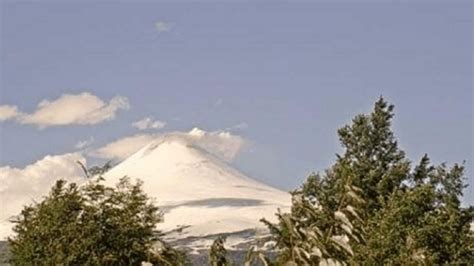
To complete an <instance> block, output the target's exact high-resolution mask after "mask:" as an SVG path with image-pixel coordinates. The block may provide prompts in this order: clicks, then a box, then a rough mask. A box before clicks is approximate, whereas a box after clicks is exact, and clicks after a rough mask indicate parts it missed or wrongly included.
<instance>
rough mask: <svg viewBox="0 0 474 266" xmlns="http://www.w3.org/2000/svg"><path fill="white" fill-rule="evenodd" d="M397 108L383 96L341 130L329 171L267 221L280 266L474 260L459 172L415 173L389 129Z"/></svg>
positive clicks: (426, 168)
mask: <svg viewBox="0 0 474 266" xmlns="http://www.w3.org/2000/svg"><path fill="white" fill-rule="evenodd" d="M393 110H394V106H393V105H389V104H388V103H387V102H386V101H385V100H384V99H383V98H380V99H379V100H378V101H377V102H376V103H375V106H374V110H373V112H372V113H371V114H369V115H358V116H356V117H355V118H354V119H353V121H352V124H351V125H347V126H345V127H343V128H341V129H340V130H339V131H338V134H339V139H340V141H341V144H342V146H343V148H344V152H343V154H342V155H337V159H336V162H335V164H334V165H333V166H332V167H330V168H329V169H328V170H326V172H325V173H324V174H323V175H321V174H314V175H311V176H310V177H309V178H308V179H307V180H306V182H305V183H304V184H303V185H302V186H301V188H299V189H297V190H296V191H294V192H293V193H292V195H293V204H292V209H291V212H290V213H284V214H281V213H278V214H277V217H278V223H277V224H272V223H270V222H268V221H265V220H264V223H266V224H267V226H268V227H269V228H270V231H271V232H272V234H273V236H274V238H275V239H276V240H277V248H278V251H279V256H278V261H279V263H287V264H288V263H289V264H295V265H299V264H311V265H314V264H318V263H321V262H326V263H328V262H338V263H341V264H348V263H351V264H356V265H359V264H370V265H372V264H380V263H382V264H395V265H406V264H446V263H465V264H469V263H472V261H474V256H473V250H474V240H473V235H472V233H471V232H470V229H469V227H470V223H471V222H472V219H473V216H474V212H473V208H472V207H469V208H463V207H462V206H461V204H460V197H461V196H462V190H463V189H464V188H465V187H466V185H465V184H464V177H463V170H464V169H463V167H462V166H460V165H455V166H454V167H453V168H451V169H448V168H447V166H446V165H444V164H442V165H440V166H438V167H435V166H431V165H429V159H428V156H425V157H423V158H422V160H421V162H420V164H419V165H418V166H416V167H415V168H414V169H413V170H412V169H411V167H410V164H411V162H410V160H408V159H407V158H406V157H405V153H404V152H403V151H402V150H400V149H399V148H398V143H397V140H396V138H395V136H394V133H393V131H392V129H391V124H392V119H393V117H394V113H393Z"/></svg>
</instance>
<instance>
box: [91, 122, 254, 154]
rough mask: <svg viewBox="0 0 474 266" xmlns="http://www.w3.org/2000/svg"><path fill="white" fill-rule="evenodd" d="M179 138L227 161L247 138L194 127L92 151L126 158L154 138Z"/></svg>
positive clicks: (121, 141)
mask: <svg viewBox="0 0 474 266" xmlns="http://www.w3.org/2000/svg"><path fill="white" fill-rule="evenodd" d="M166 138H168V139H171V138H178V139H181V140H185V141H187V142H188V143H189V144H191V145H195V146H196V147H199V148H201V149H203V150H205V151H207V152H209V153H211V154H213V155H215V156H217V157H219V158H221V159H222V160H225V161H232V160H233V159H234V158H235V157H236V156H237V154H238V153H239V152H240V150H241V149H242V148H243V147H244V145H245V144H246V141H245V139H243V138H242V137H240V136H237V135H233V134H231V133H230V132H227V131H213V132H207V131H204V130H202V129H199V128H194V129H192V130H191V131H189V132H171V133H166V134H138V135H134V136H129V137H125V138H122V139H118V140H116V141H114V142H112V143H109V144H107V145H105V146H104V147H102V148H99V149H97V150H95V151H93V152H92V153H91V155H92V156H95V157H99V158H104V159H120V160H123V159H126V158H127V157H129V156H130V155H132V154H134V153H135V152H137V151H138V150H139V149H141V148H143V147H144V146H146V145H147V144H149V143H150V142H152V141H153V140H159V139H166Z"/></svg>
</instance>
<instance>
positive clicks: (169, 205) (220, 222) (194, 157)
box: [105, 135, 290, 248]
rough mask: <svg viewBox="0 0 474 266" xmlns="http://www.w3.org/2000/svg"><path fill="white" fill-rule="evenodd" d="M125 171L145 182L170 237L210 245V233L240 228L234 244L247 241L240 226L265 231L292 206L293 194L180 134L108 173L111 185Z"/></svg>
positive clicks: (194, 244)
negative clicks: (248, 173)
mask: <svg viewBox="0 0 474 266" xmlns="http://www.w3.org/2000/svg"><path fill="white" fill-rule="evenodd" d="M123 176H129V177H131V178H138V179H140V180H142V181H143V182H144V185H143V187H144V190H145V192H146V193H147V194H148V195H149V196H151V197H153V198H154V199H155V200H156V202H157V204H158V205H159V206H160V207H161V209H162V210H163V212H164V222H163V223H160V224H159V226H158V229H159V230H161V231H163V232H168V234H167V236H166V238H167V240H168V241H173V240H177V241H178V240H183V239H194V241H191V242H186V243H187V244H186V245H187V246H188V247H194V248H198V247H201V248H206V247H208V246H209V245H210V243H211V242H212V239H207V240H206V236H212V235H216V234H231V235H232V233H236V235H235V236H234V237H229V238H228V243H230V245H231V247H230V248H232V246H236V245H237V244H239V243H241V242H242V241H245V239H246V238H248V236H246V237H239V236H237V234H238V233H239V232H246V231H248V230H253V231H254V232H257V234H259V235H265V234H266V233H267V230H266V228H265V226H264V225H263V224H262V223H261V222H259V220H260V219H261V218H263V217H265V218H267V219H269V220H274V219H275V213H276V212H277V209H281V210H282V211H287V210H288V209H289V206H290V195H289V194H288V193H287V192H283V191H281V190H278V189H275V188H272V187H270V186H268V185H265V184H262V183H260V182H258V181H256V180H253V179H251V178H249V177H247V176H245V175H243V174H242V173H240V172H239V171H237V170H235V169H234V168H232V167H231V166H229V165H228V164H227V163H225V162H224V161H223V160H221V159H219V158H218V157H216V156H214V155H213V154H211V153H209V152H207V151H206V150H205V149H203V148H202V147H200V146H198V145H194V144H193V143H192V142H190V141H188V140H187V139H185V138H181V137H179V136H172V135H170V136H168V137H165V138H160V139H157V140H155V141H153V142H151V143H150V144H148V145H146V146H145V147H143V148H142V149H140V150H139V151H138V152H136V153H135V154H133V155H132V156H130V157H129V158H128V159H126V160H124V161H123V162H122V163H120V164H119V165H117V166H116V167H114V168H113V169H111V170H110V171H109V172H107V173H106V174H105V179H106V181H105V182H106V183H107V184H108V185H114V184H116V183H117V182H118V181H119V179H120V178H121V177H123Z"/></svg>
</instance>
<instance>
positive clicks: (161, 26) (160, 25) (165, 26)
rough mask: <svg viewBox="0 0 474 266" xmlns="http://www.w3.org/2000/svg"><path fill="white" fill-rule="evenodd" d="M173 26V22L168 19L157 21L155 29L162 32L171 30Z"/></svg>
mask: <svg viewBox="0 0 474 266" xmlns="http://www.w3.org/2000/svg"><path fill="white" fill-rule="evenodd" d="M171 26H172V25H171V23H169V22H166V21H157V22H155V29H156V30H157V31H158V32H160V33H162V32H168V31H171Z"/></svg>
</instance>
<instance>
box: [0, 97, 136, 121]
mask: <svg viewBox="0 0 474 266" xmlns="http://www.w3.org/2000/svg"><path fill="white" fill-rule="evenodd" d="M129 108H130V104H129V102H128V99H127V98H126V97H122V96H115V97H113V98H112V99H111V100H110V101H109V102H108V103H107V102H104V101H103V100H102V99H100V98H99V97H97V96H95V95H93V94H91V93H88V92H83V93H80V94H63V95H61V96H60V97H59V98H57V99H55V100H52V101H50V100H47V99H45V100H43V101H41V102H40V103H39V104H38V106H37V107H36V110H35V111H34V112H32V113H23V112H21V111H19V110H18V107H17V106H13V105H2V106H0V121H6V120H13V121H15V122H18V123H20V124H31V125H36V126H38V127H39V128H46V127H52V126H66V125H94V124H98V123H101V122H104V121H107V120H112V119H114V118H115V116H116V113H117V111H118V110H121V109H122V110H127V109H129Z"/></svg>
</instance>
